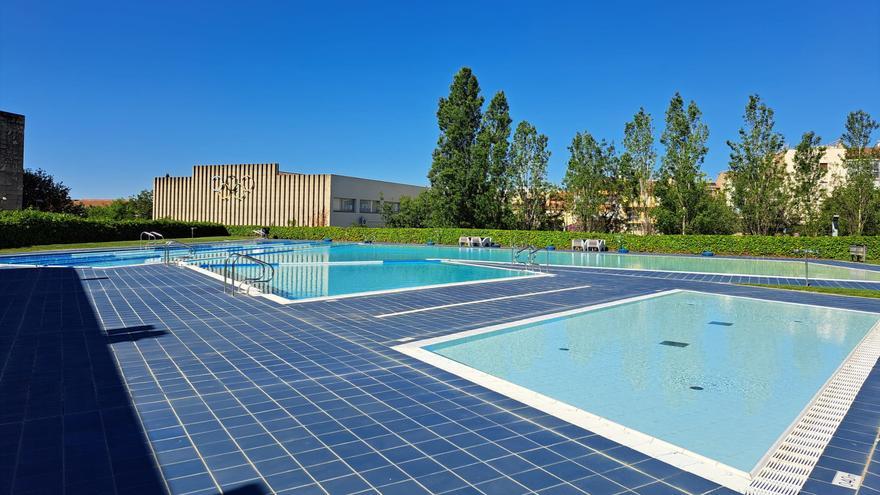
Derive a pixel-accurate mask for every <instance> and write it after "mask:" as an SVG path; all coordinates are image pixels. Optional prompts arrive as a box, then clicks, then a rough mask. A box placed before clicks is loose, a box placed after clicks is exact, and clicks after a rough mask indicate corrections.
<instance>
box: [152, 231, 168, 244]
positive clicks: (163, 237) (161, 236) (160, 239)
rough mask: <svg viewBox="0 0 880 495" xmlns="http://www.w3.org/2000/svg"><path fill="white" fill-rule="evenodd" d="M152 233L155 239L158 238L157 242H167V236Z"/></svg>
mask: <svg viewBox="0 0 880 495" xmlns="http://www.w3.org/2000/svg"><path fill="white" fill-rule="evenodd" d="M150 233H151V234H153V235H154V236H155V238H156V242H158V241H164V240H165V236H164V235H162V234H160V233H158V232H150Z"/></svg>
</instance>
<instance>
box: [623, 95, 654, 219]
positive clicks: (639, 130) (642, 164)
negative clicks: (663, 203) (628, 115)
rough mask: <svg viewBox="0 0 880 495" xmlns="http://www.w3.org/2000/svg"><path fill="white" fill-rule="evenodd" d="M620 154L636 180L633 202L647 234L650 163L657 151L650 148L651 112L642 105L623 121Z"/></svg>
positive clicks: (652, 129) (650, 189)
mask: <svg viewBox="0 0 880 495" xmlns="http://www.w3.org/2000/svg"><path fill="white" fill-rule="evenodd" d="M623 134H624V136H623V148H624V152H623V157H622V160H623V161H624V162H625V163H629V164H630V168H631V170H632V171H633V174H634V176H635V180H636V181H637V183H638V195H637V196H636V200H635V204H636V208H637V210H638V215H639V220H640V221H641V223H642V233H644V234H651V233H652V232H653V223H652V222H651V215H649V214H648V207H649V204H648V202H649V201H650V198H652V197H653V196H654V191H653V182H652V181H651V177H652V176H653V174H654V166H655V164H656V162H657V153H656V152H655V151H654V128H653V125H652V123H651V114H649V113H647V112H645V109H644V108H639V111H638V112H637V113H636V114H635V115H634V116H633V120H632V121H630V122H627V123H626V125H625V126H624V130H623Z"/></svg>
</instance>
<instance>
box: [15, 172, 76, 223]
mask: <svg viewBox="0 0 880 495" xmlns="http://www.w3.org/2000/svg"><path fill="white" fill-rule="evenodd" d="M22 207H23V208H33V209H36V210H40V211H51V212H55V213H72V214H74V215H82V214H83V212H84V210H83V207H82V205H80V204H79V203H75V202H74V201H73V199H71V198H70V188H69V187H67V186H65V185H64V183H63V182H61V181H60V180H59V181H57V182H56V181H55V178H54V177H52V176H51V175H49V173H48V172H46V171H45V170H43V169H41V168H38V169H36V170H33V169H26V170H25V171H24V177H23V180H22Z"/></svg>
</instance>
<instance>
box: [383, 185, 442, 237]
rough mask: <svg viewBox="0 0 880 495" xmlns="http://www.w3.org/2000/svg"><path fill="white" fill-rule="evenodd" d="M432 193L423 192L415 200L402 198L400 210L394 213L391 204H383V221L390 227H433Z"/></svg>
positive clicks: (406, 197)
mask: <svg viewBox="0 0 880 495" xmlns="http://www.w3.org/2000/svg"><path fill="white" fill-rule="evenodd" d="M433 201H434V198H433V195H432V192H431V191H430V190H428V191H422V192H421V193H420V194H419V195H418V196H416V197H415V198H410V197H408V196H403V197H401V198H400V209H399V210H398V211H396V212H395V211H392V210H391V205H390V204H389V203H382V219H383V220H384V221H385V225H386V226H388V227H404V228H425V227H430V226H431V205H432V202H433Z"/></svg>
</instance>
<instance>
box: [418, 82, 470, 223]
mask: <svg viewBox="0 0 880 495" xmlns="http://www.w3.org/2000/svg"><path fill="white" fill-rule="evenodd" d="M482 106H483V97H482V96H480V85H479V83H478V82H477V78H476V76H475V75H474V74H473V72H471V69H469V68H467V67H463V68H462V69H461V70H459V71H458V73H456V74H455V77H454V78H453V80H452V85H451V86H450V87H449V96H448V97H446V98H440V103H439V105H438V108H437V123H438V125H439V127H440V137H439V139H438V140H437V148H436V149H435V150H434V155H433V162H432V163H431V170H430V172H429V173H428V178H429V179H430V181H431V188H432V189H433V190H434V194H436V199H437V201H436V202H434V204H433V207H434V210H433V212H432V213H433V216H434V217H435V221H434V222H435V223H436V224H437V225H438V226H460V227H471V226H474V223H475V220H476V218H475V217H476V214H475V208H476V206H477V201H476V199H477V197H478V196H479V193H480V189H481V183H482V181H483V176H482V174H483V170H482V169H481V167H479V166H475V163H474V156H475V153H474V146H475V144H476V139H477V134H478V132H479V130H480V123H481V119H482V113H481V112H482V110H481V109H482Z"/></svg>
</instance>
